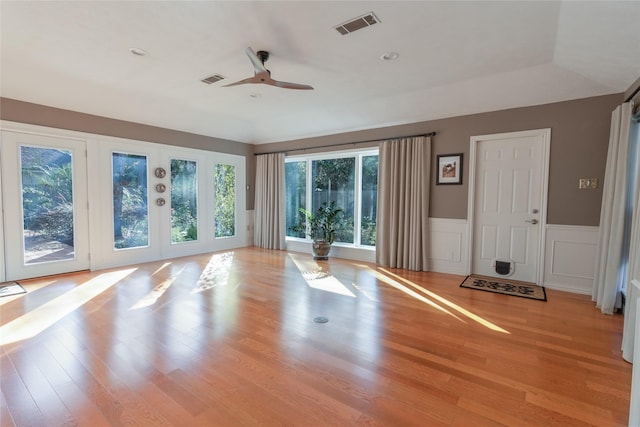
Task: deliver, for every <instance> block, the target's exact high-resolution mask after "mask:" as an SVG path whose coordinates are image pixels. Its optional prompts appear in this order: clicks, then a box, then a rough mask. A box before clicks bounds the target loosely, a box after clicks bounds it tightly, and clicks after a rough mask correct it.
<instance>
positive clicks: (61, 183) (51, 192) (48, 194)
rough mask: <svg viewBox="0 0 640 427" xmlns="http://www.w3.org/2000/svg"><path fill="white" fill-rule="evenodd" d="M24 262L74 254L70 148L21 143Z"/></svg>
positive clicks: (65, 258)
mask: <svg viewBox="0 0 640 427" xmlns="http://www.w3.org/2000/svg"><path fill="white" fill-rule="evenodd" d="M20 171H21V192H22V216H23V221H22V229H23V238H24V246H23V248H24V250H23V259H24V263H25V264H36V263H42V262H51V261H60V260H69V259H74V258H75V249H74V220H73V170H72V152H71V150H63V149H55V148H42V147H31V146H26V145H23V146H21V147H20Z"/></svg>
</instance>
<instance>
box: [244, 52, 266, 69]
mask: <svg viewBox="0 0 640 427" xmlns="http://www.w3.org/2000/svg"><path fill="white" fill-rule="evenodd" d="M245 52H246V53H247V56H248V57H249V60H251V63H252V64H253V68H254V69H255V72H256V74H260V73H268V71H267V69H266V68H265V66H264V64H263V63H262V61H261V60H260V58H258V55H257V54H256V53H255V52H254V51H253V49H251V48H250V47H248V48H247V49H246V50H245Z"/></svg>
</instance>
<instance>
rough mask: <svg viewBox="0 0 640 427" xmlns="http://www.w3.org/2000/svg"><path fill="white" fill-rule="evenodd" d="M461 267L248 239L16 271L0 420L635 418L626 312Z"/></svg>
mask: <svg viewBox="0 0 640 427" xmlns="http://www.w3.org/2000/svg"><path fill="white" fill-rule="evenodd" d="M462 279H463V277H461V276H453V275H447V274H438V273H416V272H410V271H403V270H387V269H383V268H380V267H376V266H375V265H371V264H366V263H360V262H351V261H346V260H339V259H335V258H333V259H330V260H329V261H328V262H324V261H323V262H318V263H315V262H314V261H313V260H312V258H311V256H309V255H307V254H300V253H286V252H282V251H269V250H262V249H257V248H243V249H239V250H235V251H229V252H224V253H216V254H208V255H199V256H193V257H186V258H180V259H174V260H167V261H163V262H154V263H148V264H141V265H135V266H132V267H126V268H120V269H113V270H108V271H96V272H92V273H88V272H82V273H75V274H68V275H63V276H56V277H49V278H43V279H38V280H29V281H24V282H23V283H24V286H25V288H27V289H28V290H29V293H28V294H26V295H21V296H15V297H4V298H1V299H0V340H1V341H2V347H1V353H0V357H1V359H0V361H1V365H0V369H1V374H0V377H1V386H2V394H1V396H0V398H1V401H0V414H1V417H0V422H1V424H2V426H13V425H15V426H73V425H78V426H92V427H93V426H108V425H112V426H120V425H141V426H170V425H174V426H237V425H243V426H245V425H273V426H277V425H299V426H324V425H327V426H349V425H385V426H410V425H417V426H494V425H509V426H529V425H530V426H552V425H553V426H574V425H576V426H577V425H596V426H622V425H626V424H627V417H628V409H629V393H630V379H631V365H630V364H628V363H626V362H624V361H623V360H622V358H621V353H620V342H621V331H622V316H619V315H616V316H605V315H602V314H601V313H600V312H599V310H597V309H596V308H595V307H594V305H593V303H592V302H591V301H590V298H589V297H587V296H581V295H574V294H568V293H563V292H558V291H553V290H548V299H549V301H548V302H540V301H533V300H528V299H524V298H516V297H509V296H503V295H497V294H491V293H488V292H480V291H477V290H471V289H463V288H460V287H459V284H460V282H461V281H462ZM318 316H324V317H326V318H328V319H329V321H328V322H327V323H315V322H314V318H316V317H318Z"/></svg>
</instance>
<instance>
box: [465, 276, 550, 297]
mask: <svg viewBox="0 0 640 427" xmlns="http://www.w3.org/2000/svg"><path fill="white" fill-rule="evenodd" d="M460 287H462V288H470V289H478V290H480V291H487V292H495V293H497V294H505V295H512V296H514V297H522V298H530V299H536V300H540V301H546V300H547V293H546V292H545V290H544V286H538V285H534V284H533V283H527V282H517V281H514V280H508V279H500V278H498V277H485V276H477V275H475V274H472V275H471V276H467V278H466V279H464V281H463V282H462V283H460Z"/></svg>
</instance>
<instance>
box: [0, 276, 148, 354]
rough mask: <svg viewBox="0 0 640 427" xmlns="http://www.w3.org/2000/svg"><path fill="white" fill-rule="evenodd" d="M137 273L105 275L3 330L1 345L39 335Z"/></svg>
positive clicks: (6, 326) (0, 335) (7, 325)
mask: <svg viewBox="0 0 640 427" xmlns="http://www.w3.org/2000/svg"><path fill="white" fill-rule="evenodd" d="M136 270H137V268H130V269H127V270H117V271H112V272H109V273H103V274H101V275H99V276H96V277H94V278H92V279H90V280H88V281H87V282H85V283H83V284H82V285H80V286H78V287H76V288H73V289H72V290H70V291H69V292H66V293H64V294H63V295H60V296H59V297H56V298H54V299H52V300H51V301H49V302H47V303H45V304H43V305H41V306H40V307H38V308H36V309H34V310H32V311H30V312H28V313H25V314H23V315H22V316H20V317H18V318H17V319H14V320H12V321H11V322H9V323H7V324H5V325H3V326H1V327H0V345H6V344H10V343H15V342H18V341H22V340H25V339H28V338H32V337H34V336H36V335H38V334H39V333H40V332H42V331H44V330H45V329H47V328H48V327H50V326H52V325H53V324H55V323H56V322H58V321H59V320H61V319H62V318H64V317H65V316H66V315H67V314H69V313H71V312H72V311H74V310H75V309H77V308H79V307H81V306H83V305H84V304H86V303H87V302H88V301H90V300H91V299H93V298H95V297H96V296H98V295H100V294H101V293H102V292H104V291H106V290H107V289H109V288H110V287H112V286H113V285H115V284H116V283H118V282H119V281H121V280H122V279H124V278H125V277H127V276H128V275H130V274H131V273H133V272H134V271H136Z"/></svg>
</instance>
